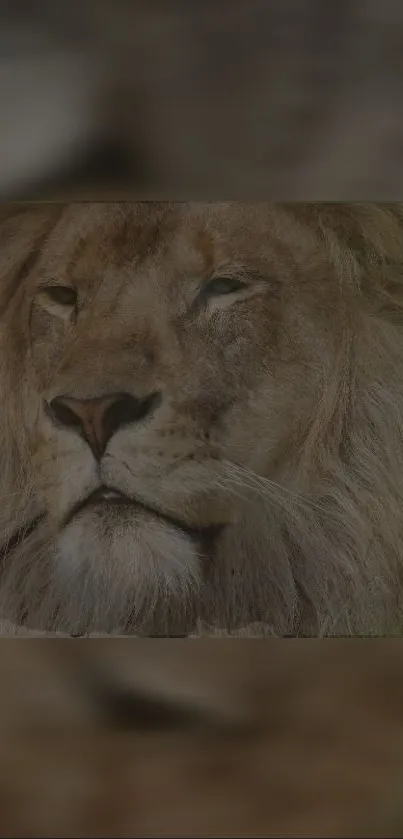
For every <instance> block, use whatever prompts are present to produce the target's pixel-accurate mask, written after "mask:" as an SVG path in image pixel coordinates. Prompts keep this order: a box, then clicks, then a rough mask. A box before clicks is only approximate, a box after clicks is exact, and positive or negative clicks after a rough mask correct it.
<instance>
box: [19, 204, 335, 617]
mask: <svg viewBox="0 0 403 839" xmlns="http://www.w3.org/2000/svg"><path fill="white" fill-rule="evenodd" d="M298 229H299V227H298V224H297V222H296V220H295V219H293V218H292V217H291V216H288V215H287V213H286V210H285V209H284V208H283V209H282V208H275V207H267V206H264V205H260V206H259V205H256V206H253V205H250V206H246V205H239V204H238V205H237V204H226V205H224V204H222V205H220V204H211V205H209V204H200V205H197V204H195V205H192V204H190V205H185V204H183V205H181V204H176V205H175V204H174V205H157V204H155V205H154V204H148V205H147V204H144V205H142V204H139V205H102V204H100V205H97V204H94V205H81V206H80V205H75V206H74V205H73V206H71V207H68V208H66V209H65V210H64V212H63V213H62V215H61V217H60V219H59V221H58V223H57V224H56V226H55V227H54V229H53V230H52V232H51V233H50V235H49V236H48V238H47V240H46V242H45V244H44V245H43V247H42V250H41V253H40V255H39V256H38V258H37V260H36V262H35V264H34V265H33V266H32V267H31V268H30V271H29V274H28V276H27V278H26V279H25V280H24V283H23V291H22V293H21V295H20V296H18V295H16V298H15V301H14V305H15V306H16V307H17V309H18V315H17V314H15V315H14V319H16V318H17V317H18V320H19V329H20V331H21V336H22V338H21V346H22V345H24V346H25V357H24V360H23V365H24V373H23V374H22V373H20V374H21V375H24V377H26V380H28V381H30V383H31V384H30V388H31V391H30V395H29V398H28V397H27V396H26V397H25V404H24V406H23V413H22V415H23V417H24V422H25V424H26V427H27V429H28V434H29V439H30V444H29V445H30V450H31V452H32V457H31V465H32V471H33V476H34V477H33V481H34V487H35V492H36V493H37V496H38V499H40V506H41V509H42V510H43V513H44V521H45V522H46V528H47V530H46V533H47V536H46V538H47V539H48V540H49V556H51V557H52V560H51V568H52V571H51V573H52V575H53V580H54V585H55V586H56V587H57V588H58V590H60V592H62V596H63V597H64V599H65V601H66V602H67V600H68V601H69V609H70V610H72V611H73V612H74V609H75V608H77V614H80V609H81V608H82V610H84V611H85V610H87V612H88V613H89V612H91V613H92V614H93V623H94V624H95V625H100V626H106V627H108V626H111V625H113V624H116V623H119V620H122V622H123V623H125V622H126V621H127V620H128V615H129V613H131V612H133V614H134V615H135V614H136V613H137V614H138V615H140V613H141V610H142V608H143V607H144V608H145V604H148V605H147V608H151V607H152V606H154V607H155V604H156V603H157V601H159V602H164V603H165V607H166V609H167V610H168V611H169V608H170V606H168V605H166V604H170V603H172V602H174V601H175V598H176V599H177V600H179V601H184V600H186V598H187V597H188V596H189V595H190V594H191V593H192V592H193V593H195V592H196V591H197V589H198V588H200V586H201V585H202V584H203V579H204V574H205V573H208V568H209V565H210V564H211V563H212V562H214V556H215V555H216V553H217V552H219V550H220V544H221V543H222V542H223V540H224V541H225V540H228V538H233V539H235V542H234V546H236V545H237V544H239V541H242V521H243V519H244V518H245V517H247V516H248V515H249V512H248V511H249V510H250V505H251V504H252V503H253V504H254V505H255V507H256V505H258V503H259V481H258V476H268V477H270V478H272V479H273V480H276V479H278V478H279V476H284V475H286V474H287V472H288V471H289V470H290V469H291V468H292V464H293V462H295V459H296V458H297V456H298V452H299V450H300V448H301V446H302V444H303V441H304V437H305V435H306V433H307V428H308V425H309V421H310V418H311V416H312V414H313V411H314V410H315V406H316V404H317V402H318V400H319V398H320V394H321V392H322V388H323V381H324V377H325V376H326V370H327V369H328V370H330V369H331V366H332V364H333V358H334V357H335V353H336V352H337V324H338V311H339V310H338V307H339V308H340V309H341V304H339V298H338V292H337V283H334V285H332V282H331V269H330V267H329V265H328V264H327V263H326V257H325V255H324V254H323V252H322V251H321V248H320V244H319V239H318V238H317V236H316V234H315V233H314V232H313V231H309V230H308V231H307V230H305V231H304V235H303V236H298ZM307 266H308V268H307ZM324 271H326V272H327V274H328V275H329V276H330V279H329V282H328V283H327V286H326V289H325V290H321V289H322V288H323V283H320V282H318V280H319V279H321V278H322V276H323V273H324ZM16 311H17V310H16ZM21 363H22V359H21ZM248 476H249V478H248ZM97 490H99V492H98V493H96V491H97ZM231 533H232V534H233V535H232V537H229V534H231ZM192 596H193V595H192ZM84 602H85V604H86V605H85V606H84V605H82V607H81V606H80V604H84ZM75 604H77V605H76V606H75ZM66 608H67V606H66ZM134 621H136V618H135V617H134ZM72 623H73V624H74V620H73V621H72Z"/></svg>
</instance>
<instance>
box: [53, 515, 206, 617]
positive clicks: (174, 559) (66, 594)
mask: <svg viewBox="0 0 403 839" xmlns="http://www.w3.org/2000/svg"><path fill="white" fill-rule="evenodd" d="M54 571H55V577H54V586H55V595H56V600H58V601H59V603H61V604H62V605H61V607H60V606H59V610H58V611H59V614H58V621H59V622H60V623H62V624H63V625H64V626H66V628H67V629H68V631H81V630H82V629H83V628H85V631H98V630H102V631H112V630H116V629H119V628H121V627H125V626H127V625H128V624H130V625H131V626H133V627H134V628H136V626H137V625H138V626H139V627H141V625H142V624H145V625H151V626H152V623H153V614H154V613H155V612H156V611H157V610H158V611H159V613H160V612H161V609H162V610H166V611H167V613H168V611H170V609H171V608H172V607H173V604H174V603H175V602H181V603H184V602H185V601H186V599H187V598H188V597H189V596H190V595H191V593H192V592H195V590H197V588H198V586H199V583H200V576H201V568H200V557H199V555H198V552H197V548H196V545H195V543H194V542H193V541H192V539H191V538H190V536H188V535H187V534H186V533H185V532H182V531H181V530H180V529H178V528H175V527H174V526H173V525H169V524H167V523H166V522H161V521H159V520H158V519H156V518H155V517H152V516H147V515H146V514H144V513H137V514H136V516H133V515H132V516H129V515H128V514H126V513H125V514H124V515H122V516H116V515H108V514H107V515H105V516H100V515H99V514H98V512H95V511H86V512H84V513H82V514H81V515H80V516H77V517H76V518H75V519H73V520H72V521H71V522H70V523H69V524H68V526H67V527H65V528H64V529H63V531H62V532H61V533H60V534H59V537H58V540H57V546H56V555H55V566H54ZM160 616H161V615H160Z"/></svg>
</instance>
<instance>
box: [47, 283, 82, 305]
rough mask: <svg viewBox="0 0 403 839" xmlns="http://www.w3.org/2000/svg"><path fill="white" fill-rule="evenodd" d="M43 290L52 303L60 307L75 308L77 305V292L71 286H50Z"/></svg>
mask: <svg viewBox="0 0 403 839" xmlns="http://www.w3.org/2000/svg"><path fill="white" fill-rule="evenodd" d="M43 290H44V292H45V294H47V296H48V297H50V299H51V300H53V302H54V303H58V304H59V305H60V306H75V305H76V303H77V292H76V290H75V289H74V288H72V287H71V286H66V285H50V286H46V288H44V289H43Z"/></svg>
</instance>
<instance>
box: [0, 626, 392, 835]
mask: <svg viewBox="0 0 403 839" xmlns="http://www.w3.org/2000/svg"><path fill="white" fill-rule="evenodd" d="M0 679H1V691H0V743H1V747H0V837H4V839H6V837H7V839H10V837H25V838H26V837H54V836H57V837H75V836H80V837H94V836H111V837H112V836H127V837H133V836H139V837H140V836H184V837H185V836H186V837H189V836H190V837H192V836H205V837H206V836H212V837H215V836H234V837H235V836H242V837H246V836H255V837H256V836H262V837H267V836H315V837H328V836H331V837H341V836H343V837H352V836H355V837H357V838H358V837H363V836H367V837H379V839H380V837H392V836H393V837H401V836H402V835H403V799H402V780H403V647H402V644H401V641H399V640H384V641H383V640H377V639H372V640H366V639H362V640H360V639H352V640H349V641H343V640H333V641H332V640H329V641H315V640H307V641H305V640H301V639H300V640H292V639H290V640H283V641H282V640H278V641H277V640H266V641H262V640H254V639H221V638H220V639H215V640H212V639H188V640H183V641H177V640H170V641H169V640H168V641H163V640H162V641H161V640H149V639H145V640H143V639H142V640H136V639H127V638H124V639H121V638H115V639H110V638H109V639H106V638H98V639H96V640H95V639H76V640H72V639H66V640H58V641H56V640H53V641H52V640H49V639H47V640H42V639H35V640H34V639H27V640H21V639H14V640H11V639H8V640H7V639H3V641H2V644H1V646H0Z"/></svg>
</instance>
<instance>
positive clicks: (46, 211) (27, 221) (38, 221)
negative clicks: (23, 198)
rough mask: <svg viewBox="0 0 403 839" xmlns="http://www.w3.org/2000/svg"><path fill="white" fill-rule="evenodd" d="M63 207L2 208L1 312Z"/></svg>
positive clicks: (0, 217) (16, 291) (22, 280)
mask: <svg viewBox="0 0 403 839" xmlns="http://www.w3.org/2000/svg"><path fill="white" fill-rule="evenodd" d="M62 211H63V207H62V206H60V205H56V204H45V203H44V204H21V205H15V204H10V205H8V206H5V207H2V208H1V210H0V316H1V315H2V314H3V313H4V312H5V311H6V310H7V307H8V306H9V304H10V303H11V302H12V300H13V299H14V296H15V295H16V294H17V293H18V291H19V289H20V288H21V285H22V283H23V282H24V279H25V278H26V277H27V276H28V274H29V273H30V271H31V269H32V268H33V266H34V264H35V262H36V260H37V258H38V256H39V255H40V252H41V249H42V247H43V245H44V242H45V240H46V238H47V236H48V235H49V233H50V231H51V230H52V229H53V227H54V225H55V223H56V221H57V219H58V218H59V216H60V214H61V212H62Z"/></svg>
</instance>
